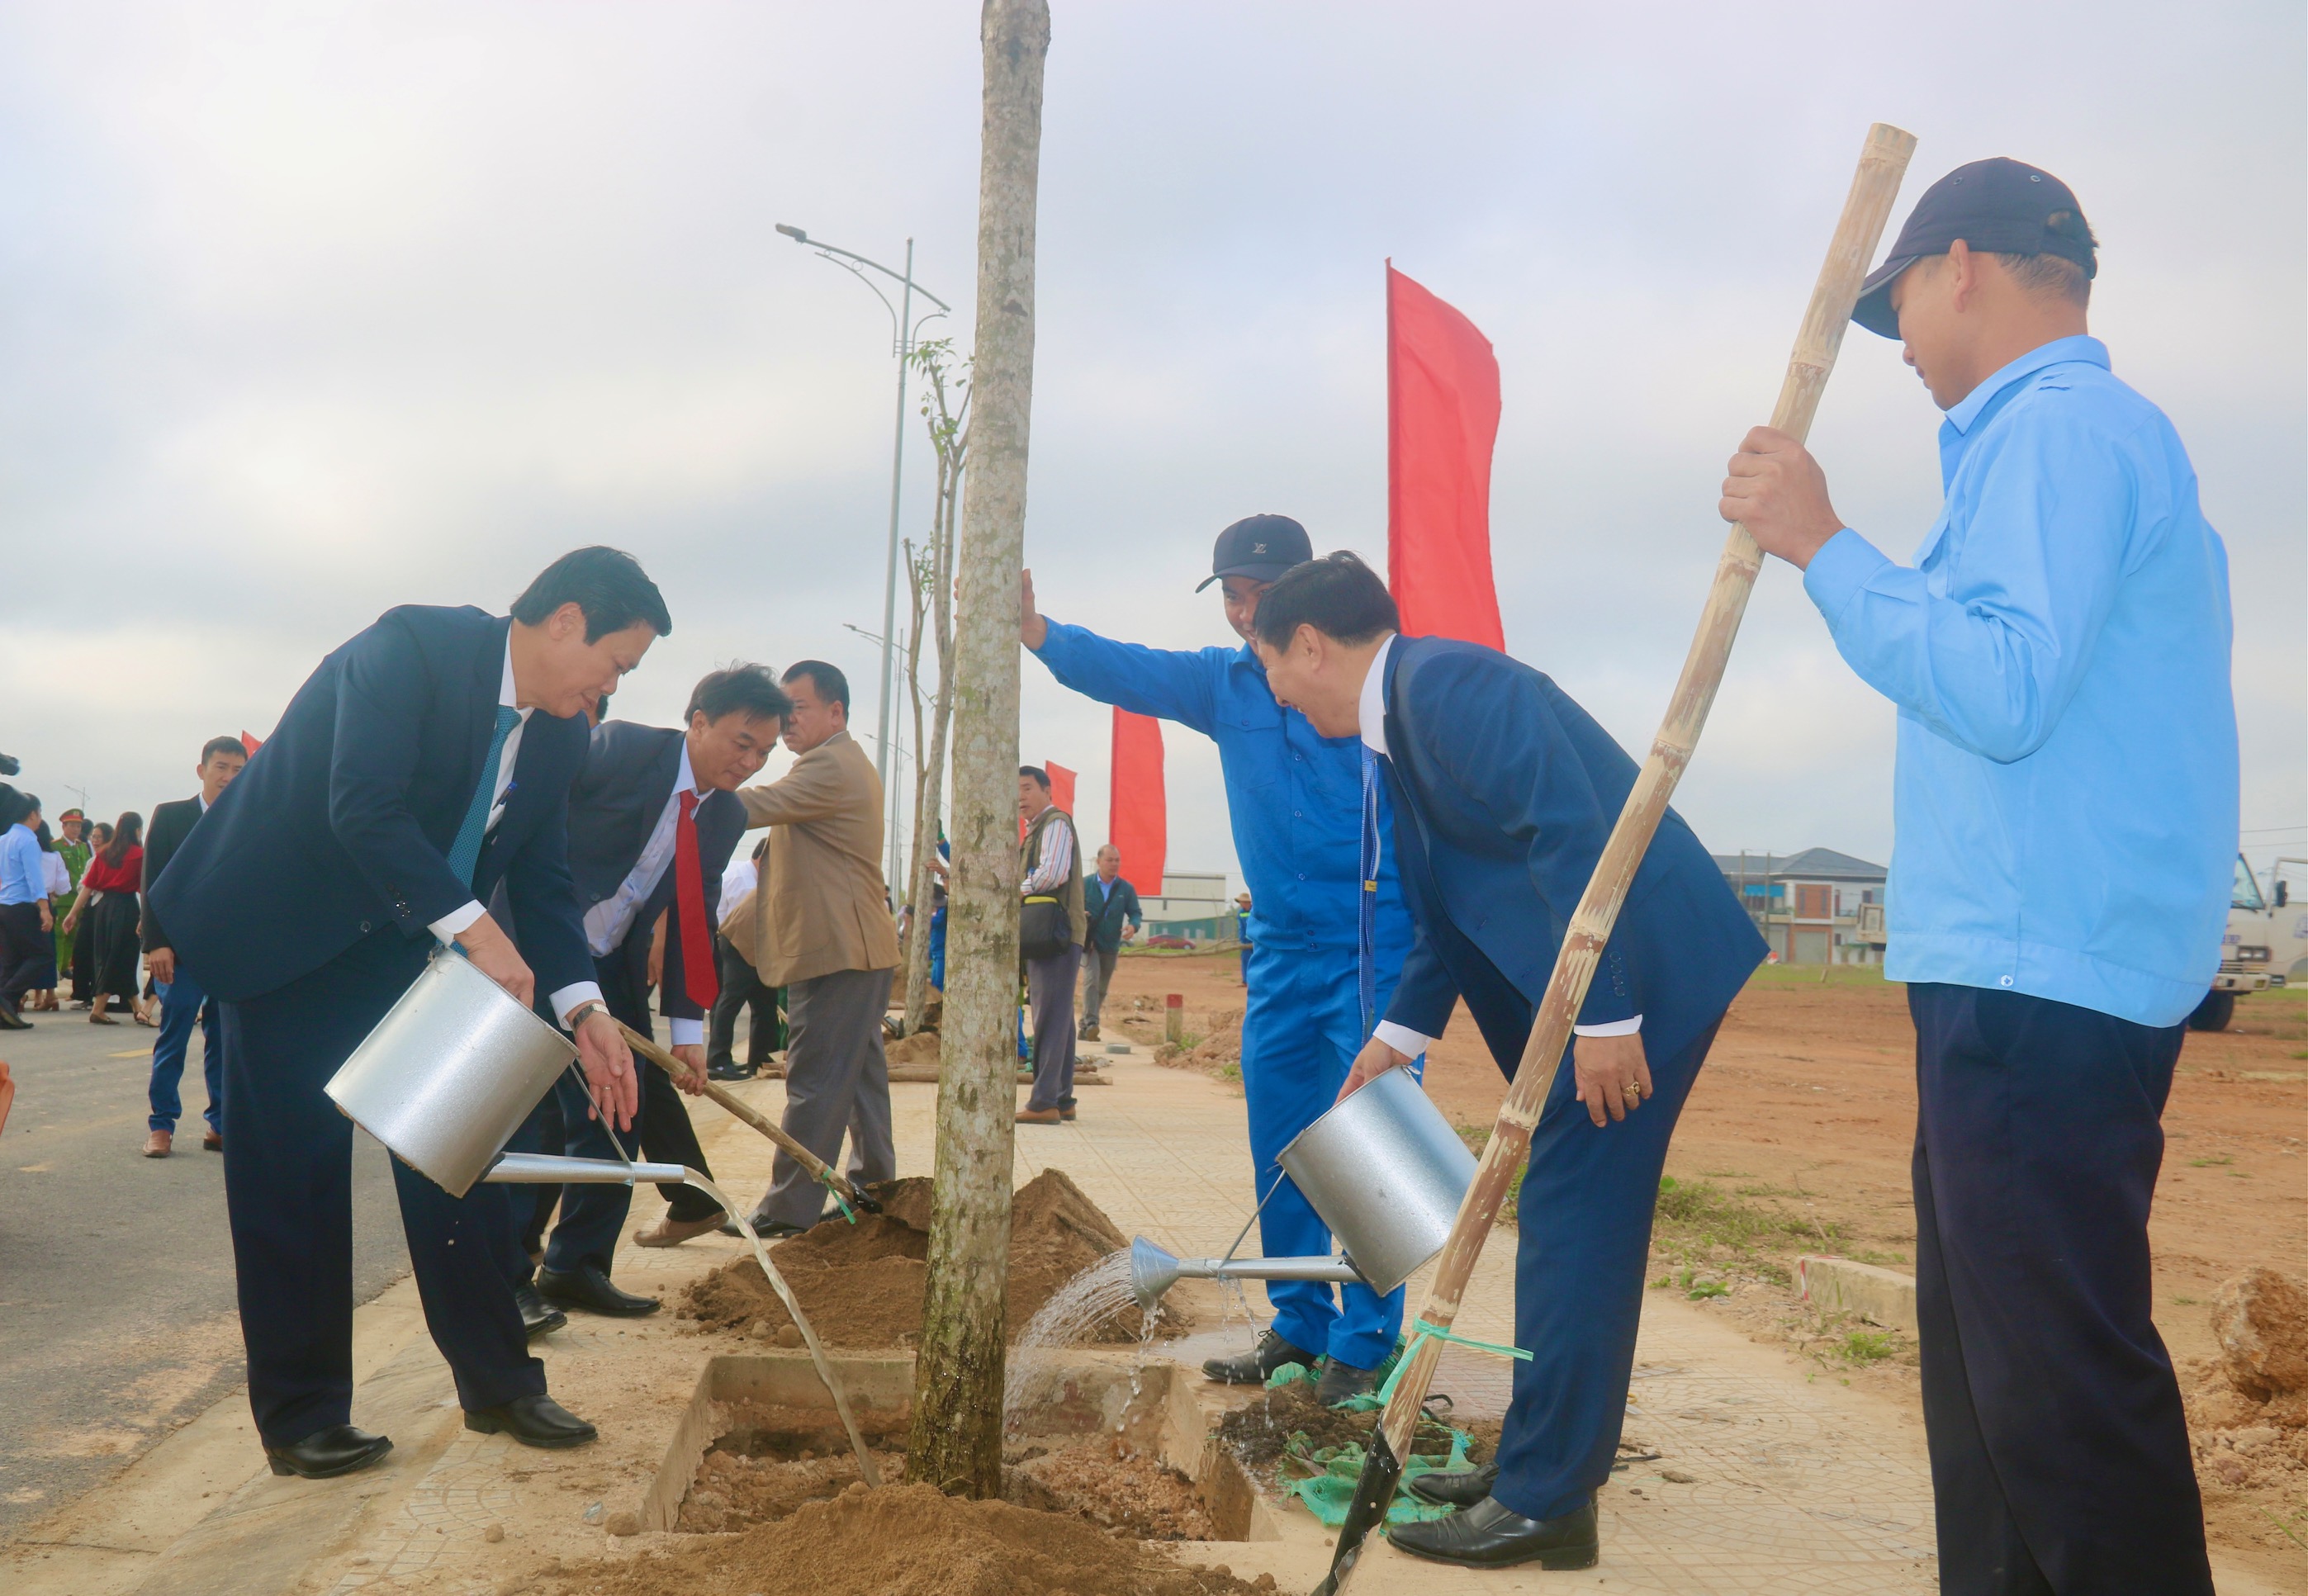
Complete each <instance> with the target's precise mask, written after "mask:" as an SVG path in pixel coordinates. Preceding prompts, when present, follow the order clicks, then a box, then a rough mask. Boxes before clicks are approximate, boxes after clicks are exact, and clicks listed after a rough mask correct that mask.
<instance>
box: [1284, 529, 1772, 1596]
mask: <svg viewBox="0 0 2308 1596" xmlns="http://www.w3.org/2000/svg"><path fill="white" fill-rule="evenodd" d="M1399 624H1400V622H1399V619H1398V617H1397V614H1396V611H1395V607H1394V600H1393V599H1392V598H1391V597H1390V596H1388V594H1387V591H1386V587H1385V584H1384V583H1382V582H1381V581H1380V580H1379V579H1378V577H1377V576H1376V575H1375V574H1374V572H1372V571H1370V570H1369V568H1367V567H1366V566H1365V565H1364V564H1363V562H1361V561H1359V560H1357V559H1356V558H1355V557H1354V556H1353V555H1352V554H1348V553H1337V554H1331V555H1329V556H1327V557H1325V558H1323V559H1321V560H1313V561H1309V562H1306V563H1305V564H1304V565H1300V566H1296V567H1295V568H1293V569H1292V570H1291V571H1288V572H1287V573H1286V574H1285V575H1284V576H1283V577H1282V578H1281V579H1279V581H1277V582H1276V583H1275V584H1274V586H1273V587H1272V588H1269V589H1268V590H1267V593H1266V596H1265V599H1264V601H1263V602H1262V604H1261V605H1260V606H1259V611H1258V622H1257V626H1258V651H1259V656H1260V658H1261V659H1262V660H1263V661H1264V662H1265V665H1266V672H1267V679H1268V680H1269V681H1270V682H1272V683H1273V686H1274V693H1275V696H1276V697H1277V698H1278V699H1281V700H1283V701H1284V702H1286V703H1288V704H1291V705H1294V706H1296V708H1298V709H1299V710H1300V711H1301V712H1302V713H1304V714H1305V716H1306V718H1307V719H1308V720H1309V721H1311V722H1313V725H1314V727H1315V729H1316V730H1317V731H1319V732H1321V733H1322V734H1323V735H1324V736H1326V737H1337V736H1345V735H1348V734H1354V733H1356V732H1359V733H1360V734H1361V736H1362V739H1363V742H1364V744H1365V747H1366V748H1368V749H1369V750H1370V751H1371V752H1370V755H1369V758H1370V759H1371V761H1372V762H1373V763H1374V765H1375V766H1376V767H1377V768H1378V769H1379V770H1380V771H1382V772H1383V774H1384V779H1385V781H1386V783H1387V785H1388V786H1389V788H1390V789H1391V794H1392V797H1393V801H1394V816H1395V823H1394V836H1393V838H1392V845H1393V847H1394V848H1395V850H1396V857H1397V864H1398V867H1399V870H1400V871H1401V876H1402V882H1403V890H1404V892H1405V894H1406V896H1408V898H1409V900H1410V905H1411V910H1412V914H1413V917H1414V918H1415V920H1416V921H1417V939H1416V940H1415V941H1414V942H1413V944H1412V947H1411V951H1410V956H1409V957H1408V959H1407V960H1406V961H1405V963H1404V965H1403V970H1402V977H1401V980H1400V982H1399V983H1398V984H1397V986H1396V988H1395V991H1394V997H1393V1000H1392V1001H1391V1002H1390V1003H1389V1004H1388V1005H1387V1008H1386V1011H1385V1012H1386V1017H1385V1018H1384V1019H1383V1020H1382V1021H1380V1022H1379V1024H1378V1025H1377V1026H1376V1030H1375V1034H1374V1036H1373V1038H1372V1040H1371V1041H1370V1043H1369V1044H1368V1045H1367V1046H1365V1048H1364V1050H1363V1051H1362V1054H1361V1056H1360V1057H1359V1058H1357V1059H1356V1060H1355V1068H1354V1071H1353V1073H1352V1074H1351V1075H1350V1076H1349V1077H1348V1080H1347V1084H1346V1086H1345V1088H1344V1090H1343V1091H1341V1092H1340V1094H1339V1095H1340V1096H1342V1097H1343V1096H1344V1095H1346V1094H1347V1093H1348V1092H1351V1091H1353V1090H1354V1089H1355V1088H1356V1087H1357V1086H1359V1085H1362V1084H1363V1083H1364V1082H1365V1081H1366V1080H1368V1079H1370V1078H1371V1077H1374V1076H1376V1075H1378V1074H1380V1073H1381V1072H1382V1071H1384V1070H1387V1069H1391V1068H1395V1067H1397V1066H1398V1065H1401V1064H1405V1063H1408V1061H1409V1060H1411V1059H1412V1058H1414V1057H1416V1056H1417V1055H1418V1054H1419V1053H1422V1052H1424V1051H1425V1049H1426V1047H1427V1045H1428V1044H1429V1043H1431V1042H1432V1041H1433V1040H1434V1038H1436V1037H1438V1036H1440V1035H1441V1034H1442V1029H1443V1026H1444V1025H1445V1024H1447V1023H1448V1021H1449V1019H1450V1017H1451V1008H1452V1005H1453V1004H1454V1003H1456V1002H1457V1001H1458V1000H1460V998H1464V999H1465V1000H1466V1002H1467V1007H1468V1009H1469V1010H1470V1011H1471V1012H1472V1013H1473V1015H1474V1017H1475V1024H1476V1025H1477V1027H1478V1028H1479V1029H1480V1030H1481V1032H1482V1034H1483V1039H1484V1040H1485V1041H1486V1043H1489V1045H1490V1049H1491V1056H1492V1057H1493V1058H1494V1059H1495V1060H1498V1064H1499V1068H1501V1069H1503V1070H1504V1071H1505V1072H1506V1073H1507V1075H1508V1076H1509V1077H1510V1078H1511V1077H1512V1076H1513V1074H1514V1071H1515V1068H1516V1066H1517V1064H1518V1063H1519V1062H1520V1059H1521V1055H1522V1049H1523V1044H1524V1043H1525V1041H1526V1040H1527V1039H1528V1037H1529V1034H1530V1026H1531V1019H1532V1016H1533V1014H1534V1012H1535V1010H1536V1007H1537V1001H1538V1000H1539V998H1540V997H1541V996H1542V995H1543V994H1544V993H1545V991H1546V985H1547V981H1548V977H1549V976H1550V974H1552V972H1553V970H1554V960H1555V956H1556V953H1557V951H1558V949H1559V948H1560V945H1561V942H1562V936H1563V927H1564V926H1565V925H1566V924H1567V923H1568V922H1569V921H1570V919H1571V916H1572V912H1573V911H1574V910H1575V909H1576V907H1577V905H1578V903H1579V899H1580V897H1581V895H1582V894H1584V892H1585V891H1586V888H1587V881H1588V878H1589V876H1590V875H1591V874H1592V873H1593V871H1594V867H1595V862H1596V860H1597V859H1598V857H1600V855H1601V854H1602V852H1603V846H1604V844H1605V842H1606V840H1607V839H1608V837H1609V836H1610V832H1611V828H1612V824H1613V822H1614V821H1615V820H1616V819H1617V818H1618V814H1619V810H1620V807H1621V805H1622V804H1623V803H1624V802H1625V801H1626V796H1627V794H1628V792H1629V790H1630V789H1631V788H1632V786H1633V785H1634V780H1635V775H1636V766H1635V762H1634V760H1632V759H1630V758H1628V757H1627V755H1626V753H1625V752H1624V751H1622V750H1621V749H1620V747H1619V745H1618V744H1617V743H1615V742H1613V741H1612V740H1611V738H1610V735H1609V734H1607V733H1606V732H1605V731H1604V730H1603V728H1602V727H1601V726H1599V725H1597V724H1596V723H1595V721H1594V720H1593V719H1592V718H1591V717H1590V716H1589V715H1588V714H1587V712H1586V711H1585V710H1583V709H1581V708H1580V707H1579V706H1578V705H1577V704H1576V703H1574V702H1572V699H1571V698H1570V697H1569V695H1567V694H1566V693H1564V692H1563V690H1562V689H1561V688H1559V687H1557V686H1555V684H1554V682H1552V681H1550V680H1548V679H1547V678H1546V677H1545V676H1543V675H1541V674H1539V673H1537V671H1534V670H1532V669H1530V668H1529V666H1527V665H1521V664H1519V663H1517V662H1516V661H1514V660H1511V659H1509V658H1508V657H1507V656H1505V655H1503V654H1501V653H1498V652H1497V651H1495V650H1494V649H1490V648H1483V647H1481V646H1479V645H1477V644H1473V643H1461V642H1454V641H1451V640H1450V639H1442V638H1405V637H1398V636H1397V635H1396V629H1397V628H1398V626H1399ZM1375 773H1376V772H1374V774H1375ZM1370 812H1372V811H1371V806H1370V805H1368V804H1366V805H1365V813H1366V814H1367V813H1370ZM1763 952H1764V949H1763V941H1762V939H1761V937H1760V936H1759V935H1757V934H1756V931H1755V929H1754V926H1753V924H1752V923H1751V922H1749V920H1748V918H1747V915H1746V913H1745V911H1744V910H1743V909H1741V908H1740V906H1739V904H1738V900H1737V899H1736V898H1735V897H1733V896H1732V894H1731V890H1730V888H1728V887H1727V886H1726V885H1725V884H1724V880H1723V872H1722V871H1719V870H1718V869H1717V868H1716V866H1715V862H1714V861H1713V859H1712V858H1710V857H1709V854H1708V853H1707V851H1706V850H1705V849H1704V848H1702V847H1701V846H1700V845H1699V839H1698V838H1697V837H1694V836H1692V832H1691V828H1690V827H1688V826H1686V825H1685V824H1684V822H1683V820H1682V819H1681V817H1679V816H1677V815H1676V814H1675V813H1674V812H1673V811H1669V812H1668V813H1667V815H1666V819H1664V820H1663V821H1662V822H1661V824H1660V826H1659V829H1658V836H1657V837H1655V838H1654V839H1653V840H1652V843H1651V845H1650V850H1649V853H1648V854H1646V855H1645V856H1644V859H1643V862H1642V865H1641V869H1639V870H1638V871H1636V873H1635V880H1634V883H1633V886H1632V889H1631V890H1630V891H1629V893H1628V895H1627V899H1626V906H1625V907H1624V908H1623V910H1622V911H1621V913H1620V915H1619V920H1618V923H1617V926H1616V928H1615V930H1614V931H1613V932H1612V934H1611V940H1610V942H1609V945H1608V946H1607V947H1606V948H1605V949H1604V951H1603V957H1602V962H1601V964H1600V965H1599V966H1598V969H1597V971H1596V974H1595V980H1594V984H1593V985H1592V986H1591V987H1590V988H1589V991H1588V994H1587V1000H1586V1002H1585V1004H1584V1006H1583V1007H1582V1008H1581V1009H1580V1016H1579V1023H1578V1025H1577V1031H1578V1035H1577V1038H1576V1041H1575V1043H1574V1045H1573V1048H1572V1054H1571V1063H1572V1068H1569V1069H1565V1070H1563V1072H1562V1074H1561V1075H1560V1076H1559V1077H1557V1078H1556V1080H1555V1082H1554V1091H1553V1093H1552V1094H1551V1095H1550V1097H1549V1100H1548V1102H1547V1103H1546V1107H1545V1110H1544V1111H1543V1112H1542V1114H1541V1117H1540V1119H1539V1122H1538V1126H1537V1129H1536V1131H1535V1132H1534V1133H1533V1135H1532V1137H1531V1146H1530V1168H1529V1173H1528V1174H1527V1175H1526V1176H1525V1177H1524V1179H1523V1184H1522V1197H1521V1206H1520V1231H1519V1232H1518V1236H1517V1242H1518V1247H1519V1251H1518V1253H1517V1257H1516V1261H1515V1342H1516V1344H1517V1345H1518V1346H1520V1347H1523V1348H1526V1349H1528V1350H1529V1351H1530V1352H1531V1353H1532V1354H1533V1357H1532V1359H1531V1360H1530V1361H1529V1362H1518V1363H1517V1364H1516V1365H1515V1373H1514V1398H1513V1402H1512V1404H1511V1406H1510V1407H1509V1409H1508V1412H1507V1420H1506V1430H1505V1434H1504V1435H1503V1437H1502V1438H1501V1441H1500V1444H1499V1452H1498V1458H1497V1462H1496V1464H1495V1467H1494V1469H1492V1470H1486V1471H1484V1472H1483V1473H1481V1474H1478V1475H1475V1476H1471V1477H1469V1476H1464V1475H1460V1476H1450V1477H1447V1480H1446V1477H1444V1476H1426V1477H1422V1478H1423V1479H1425V1480H1427V1481H1428V1483H1427V1484H1426V1485H1425V1488H1424V1489H1422V1488H1421V1485H1420V1483H1419V1482H1418V1481H1417V1480H1414V1481H1413V1483H1412V1484H1411V1487H1410V1489H1412V1491H1413V1492H1414V1494H1419V1495H1424V1496H1425V1497H1428V1498H1429V1499H1430V1500H1435V1501H1446V1502H1451V1503H1452V1504H1454V1505H1457V1506H1460V1507H1462V1508H1463V1509H1464V1510H1463V1511H1461V1512H1459V1513H1455V1514H1451V1516H1449V1517H1448V1518H1442V1519H1436V1520H1432V1521H1429V1522H1427V1523H1416V1524H1397V1525H1395V1526H1393V1527H1392V1528H1391V1530H1390V1531H1389V1538H1390V1539H1391V1540H1393V1542H1394V1544H1395V1545H1397V1546H1398V1547H1400V1548H1401V1549H1403V1550H1405V1551H1408V1552H1411V1553H1413V1554H1415V1555H1417V1556H1419V1557H1433V1558H1435V1559H1437V1560H1439V1561H1442V1562H1448V1563H1457V1564H1461V1565H1464V1566H1473V1567H1505V1566H1511V1565H1514V1564H1519V1563H1526V1562H1530V1561H1533V1560H1536V1561H1537V1562H1538V1564H1539V1566H1541V1567H1545V1568H1585V1567H1590V1566H1593V1565H1594V1563H1595V1561H1596V1559H1597V1557H1598V1555H1599V1552H1598V1540H1597V1537H1596V1525H1595V1502H1594V1496H1595V1489H1596V1488H1597V1487H1598V1486H1599V1485H1601V1484H1602V1483H1603V1481H1604V1480H1606V1479H1607V1478H1608V1477H1609V1475H1610V1470H1611V1459H1612V1457H1613V1454H1615V1452H1616V1450H1617V1447H1618V1443H1619V1427H1620V1423H1621V1420H1622V1416H1623V1412H1624V1410H1625V1406H1626V1396H1627V1382H1628V1377H1629V1375H1630V1374H1631V1373H1632V1369H1633V1365H1634V1350H1635V1326H1636V1321H1637V1319H1638V1318H1639V1317H1641V1307H1642V1289H1643V1266H1644V1263H1645V1261H1646V1259H1647V1257H1648V1256H1649V1244H1650V1223H1651V1210H1652V1206H1653V1205H1654V1203H1655V1202H1656V1200H1657V1197H1658V1180H1659V1170H1660V1167H1661V1165H1662V1164H1663V1163H1665V1162H1666V1145H1667V1139H1668V1137H1670V1136H1671V1135H1672V1134H1673V1133H1674V1130H1675V1117H1676V1116H1677V1115H1678V1114H1679V1113H1680V1112H1681V1111H1682V1109H1683V1103H1684V1098H1685V1096H1686V1095H1688V1094H1689V1093H1690V1091H1691V1085H1692V1080H1693V1078H1694V1077H1696V1076H1697V1075H1698V1073H1699V1067H1700V1065H1701V1063H1702V1062H1703V1061H1704V1060H1705V1059H1706V1057H1707V1049H1708V1045H1709V1043H1711V1042H1712V1041H1713V1040H1714V1037H1715V1030H1716V1026H1717V1025H1718V1024H1719V1023H1720V1022H1721V1020H1722V1017H1723V1012H1724V1010H1725V1009H1726V1008H1728V1007H1729V1006H1730V1003H1731V1000H1732V999H1733V998H1734V997H1735V995H1736V994H1737V993H1738V991H1739V989H1740V987H1741V986H1742V985H1744V983H1745V982H1746V979H1747V976H1748V974H1749V973H1750V972H1752V971H1753V969H1754V967H1755V966H1756V965H1758V964H1760V963H1761V961H1762V957H1763ZM1366 979H1367V977H1366ZM1578 1104H1583V1105H1584V1112H1581V1111H1580V1108H1579V1107H1578V1106H1576V1105H1578Z"/></svg>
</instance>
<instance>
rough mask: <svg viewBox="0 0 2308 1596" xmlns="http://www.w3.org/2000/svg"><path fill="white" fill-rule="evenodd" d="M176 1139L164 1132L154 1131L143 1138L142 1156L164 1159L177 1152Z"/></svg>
mask: <svg viewBox="0 0 2308 1596" xmlns="http://www.w3.org/2000/svg"><path fill="white" fill-rule="evenodd" d="M176 1143H177V1138H176V1137H173V1136H170V1135H169V1134H168V1132H167V1131H165V1130H156V1131H154V1132H153V1133H152V1134H151V1135H150V1136H148V1137H145V1138H144V1156H145V1157H147V1158H166V1157H168V1154H171V1153H173V1152H175V1151H176V1150H177V1146H176Z"/></svg>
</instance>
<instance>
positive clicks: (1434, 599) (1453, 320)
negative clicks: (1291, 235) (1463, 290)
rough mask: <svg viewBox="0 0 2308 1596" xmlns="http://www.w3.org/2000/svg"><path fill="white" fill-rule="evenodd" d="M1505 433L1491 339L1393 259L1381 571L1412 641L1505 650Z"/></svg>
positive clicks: (1390, 269) (1389, 290) (1388, 308)
mask: <svg viewBox="0 0 2308 1596" xmlns="http://www.w3.org/2000/svg"><path fill="white" fill-rule="evenodd" d="M1498 435H1499V363H1498V361H1497V359H1496V358H1495V357H1494V356H1493V355H1492V353H1491V341H1490V339H1486V338H1485V337H1484V336H1483V335H1482V333H1481V332H1480V331H1479V330H1477V328H1476V326H1475V324H1474V323H1473V322H1469V321H1468V320H1467V318H1466V317H1464V316H1462V315H1460V313H1458V312H1457V311H1455V310H1453V309H1451V307H1450V306H1449V305H1445V304H1443V303H1442V301H1441V300H1440V299H1437V298H1435V297H1434V295H1432V294H1430V293H1428V292H1427V291H1426V290H1425V288H1423V287H1419V286H1418V285H1417V283H1415V282H1413V281H1411V280H1410V279H1408V278H1407V277H1405V276H1403V275H1402V273H1400V272H1399V271H1397V270H1395V269H1394V265H1393V263H1392V262H1388V264H1387V268H1386V463H1387V493H1386V510H1387V527H1386V573H1387V586H1388V587H1390V588H1392V589H1393V590H1394V602H1395V605H1396V606H1397V607H1398V608H1399V609H1400V610H1401V611H1402V630H1403V631H1405V632H1407V633H1408V634H1410V635H1412V636H1415V637H1440V638H1459V639H1463V640H1464V641H1467V642H1469V643H1486V644H1488V645H1489V646H1490V647H1492V648H1505V647H1506V634H1505V633H1504V631H1502V630H1501V628H1500V626H1499V595H1498V588H1496V586H1495V585H1494V583H1493V582H1492V579H1491V447H1492V445H1493V444H1494V442H1496V441H1497V439H1498Z"/></svg>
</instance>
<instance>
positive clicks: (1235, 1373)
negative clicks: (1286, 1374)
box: [1202, 1330, 1316, 1386]
mask: <svg viewBox="0 0 2308 1596" xmlns="http://www.w3.org/2000/svg"><path fill="white" fill-rule="evenodd" d="M1315 1357H1316V1354H1315V1353H1313V1352H1310V1351H1306V1350H1305V1348H1304V1347H1295V1346H1292V1345H1291V1344H1290V1343H1288V1342H1287V1341H1285V1340H1283V1339H1282V1337H1280V1336H1279V1335H1277V1334H1275V1333H1274V1332H1273V1331H1271V1330H1269V1331H1267V1332H1266V1333H1265V1334H1262V1335H1261V1336H1260V1337H1259V1338H1258V1345H1257V1346H1255V1347H1253V1348H1252V1349H1251V1350H1250V1351H1247V1352H1237V1353H1236V1354H1235V1355H1234V1356H1233V1357H1231V1358H1212V1359H1210V1360H1208V1361H1206V1362H1205V1363H1204V1364H1203V1365H1202V1378H1204V1379H1206V1380H1216V1381H1218V1382H1219V1384H1220V1385H1221V1386H1262V1385H1264V1384H1265V1383H1266V1382H1267V1381H1268V1379H1270V1378H1271V1377H1272V1376H1273V1374H1274V1371H1275V1370H1276V1369H1279V1368H1281V1367H1282V1366H1283V1365H1284V1364H1286V1363H1303V1364H1305V1366H1306V1367H1307V1368H1309V1369H1312V1368H1313V1367H1314V1360H1315Z"/></svg>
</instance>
